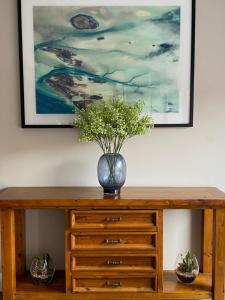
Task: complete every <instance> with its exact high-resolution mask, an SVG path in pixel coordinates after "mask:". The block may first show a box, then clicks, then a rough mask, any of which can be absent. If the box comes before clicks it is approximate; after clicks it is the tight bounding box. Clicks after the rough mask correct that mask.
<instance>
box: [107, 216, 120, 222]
mask: <svg viewBox="0 0 225 300" xmlns="http://www.w3.org/2000/svg"><path fill="white" fill-rule="evenodd" d="M105 221H106V222H108V223H111V222H112V223H113V222H120V221H122V218H121V217H118V218H106V219H105Z"/></svg>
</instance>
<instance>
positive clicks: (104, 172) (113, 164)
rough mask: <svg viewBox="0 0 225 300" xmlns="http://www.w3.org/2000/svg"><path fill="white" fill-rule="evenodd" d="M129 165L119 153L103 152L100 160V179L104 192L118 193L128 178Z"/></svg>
mask: <svg viewBox="0 0 225 300" xmlns="http://www.w3.org/2000/svg"><path fill="white" fill-rule="evenodd" d="M126 173H127V167H126V162H125V159H124V158H123V156H122V155H121V154H119V153H106V154H103V155H102V156H101V157H100V159H99V161H98V181H99V183H100V185H101V186H102V187H103V189H104V194H109V195H117V194H119V193H120V189H121V187H122V186H123V185H124V183H125V180H126Z"/></svg>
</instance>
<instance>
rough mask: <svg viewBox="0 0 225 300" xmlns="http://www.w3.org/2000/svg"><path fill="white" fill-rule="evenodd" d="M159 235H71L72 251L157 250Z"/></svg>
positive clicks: (146, 233) (144, 233)
mask: <svg viewBox="0 0 225 300" xmlns="http://www.w3.org/2000/svg"><path fill="white" fill-rule="evenodd" d="M156 243H157V233H151V232H143V233H133V232H129V233H121V232H115V233H114V232H108V233H105V232H97V233H95V234H91V233H87V234H85V233H79V232H73V233H71V250H76V249H85V250H88V249H111V250H112V249H146V250H147V249H148V250H154V249H156Z"/></svg>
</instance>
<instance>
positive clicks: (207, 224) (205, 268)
mask: <svg viewBox="0 0 225 300" xmlns="http://www.w3.org/2000/svg"><path fill="white" fill-rule="evenodd" d="M202 218H203V232H202V272H203V273H212V246H213V245H212V244H213V243H212V241H213V210H212V209H204V210H203V216H202Z"/></svg>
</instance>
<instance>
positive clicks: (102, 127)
mask: <svg viewBox="0 0 225 300" xmlns="http://www.w3.org/2000/svg"><path fill="white" fill-rule="evenodd" d="M153 126H154V123H153V119H152V118H151V116H149V115H143V103H142V102H140V101H138V102H136V103H128V102H125V101H123V100H122V99H121V98H113V99H109V100H100V101H96V102H95V103H91V104H89V105H87V107H86V108H83V109H76V111H75V118H74V121H73V127H75V128H79V129H80V140H81V141H84V142H95V143H97V144H98V145H99V146H100V147H101V149H102V151H103V153H104V154H103V156H102V157H101V158H100V160H99V163H98V179H99V182H100V184H101V185H102V186H103V188H104V192H105V193H109V194H117V193H119V191H120V188H121V186H122V185H123V184H124V182H125V178H126V163H125V160H124V159H123V157H122V158H121V156H122V155H120V154H119V152H120V150H121V148H122V146H123V144H124V143H125V142H126V140H127V139H129V138H131V137H133V136H135V135H141V134H145V133H147V132H148V131H150V129H151V128H153ZM118 154H119V155H118ZM121 172H122V173H121Z"/></svg>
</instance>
